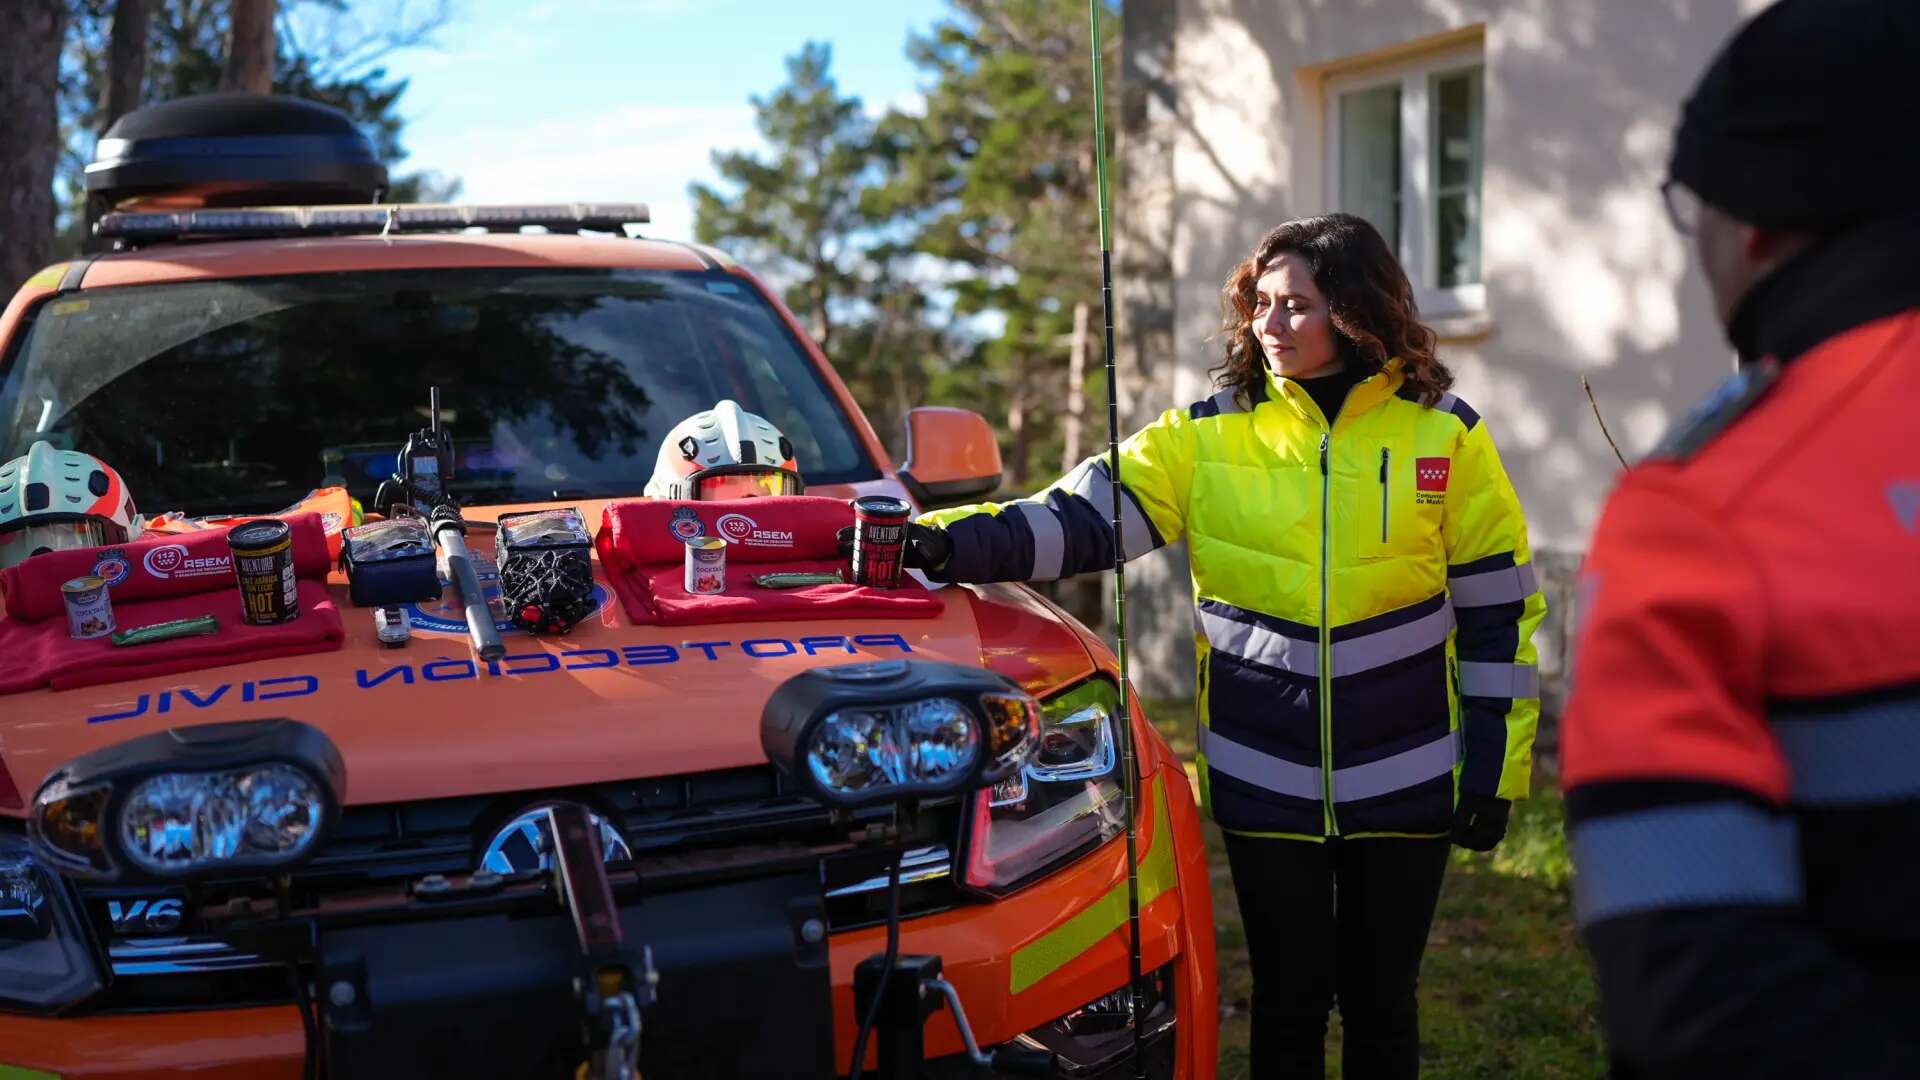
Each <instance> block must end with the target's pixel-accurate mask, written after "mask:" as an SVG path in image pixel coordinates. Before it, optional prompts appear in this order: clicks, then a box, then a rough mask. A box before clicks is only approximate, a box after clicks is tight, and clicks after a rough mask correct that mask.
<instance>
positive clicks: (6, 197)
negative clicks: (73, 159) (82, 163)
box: [0, 0, 67, 296]
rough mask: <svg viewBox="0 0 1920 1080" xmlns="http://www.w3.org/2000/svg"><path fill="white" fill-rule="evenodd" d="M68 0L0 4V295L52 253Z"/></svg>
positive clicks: (18, 0)
mask: <svg viewBox="0 0 1920 1080" xmlns="http://www.w3.org/2000/svg"><path fill="white" fill-rule="evenodd" d="M66 31H67V4H66V0H8V2H6V3H0V296H10V295H12V293H13V290H14V289H16V288H18V287H19V285H20V283H21V282H22V281H25V280H26V279H27V277H28V275H30V274H32V273H33V272H34V271H35V270H38V269H40V268H41V266H43V265H45V263H46V262H47V261H48V260H49V259H51V258H52V257H53V211H54V206H53V169H54V165H55V164H56V162H57V161H58V159H59V155H60V119H59V111H58V107H57V103H56V97H57V95H58V93H59V88H60V44H61V41H62V39H63V38H64V37H65V36H66Z"/></svg>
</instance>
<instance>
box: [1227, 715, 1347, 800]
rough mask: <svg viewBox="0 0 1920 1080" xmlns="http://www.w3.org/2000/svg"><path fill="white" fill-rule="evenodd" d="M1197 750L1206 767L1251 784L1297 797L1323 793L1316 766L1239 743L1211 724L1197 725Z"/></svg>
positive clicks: (1313, 796)
mask: <svg viewBox="0 0 1920 1080" xmlns="http://www.w3.org/2000/svg"><path fill="white" fill-rule="evenodd" d="M1200 753H1202V754H1204V755H1205V756H1206V759H1207V768H1209V769H1214V770H1217V771H1219V772H1223V773H1225V774H1227V775H1228V776H1231V777H1233V778H1234V779H1235V780H1239V781H1242V782H1243V783H1248V784H1252V785H1253V786H1254V787H1257V788H1264V789H1266V790H1268V791H1271V792H1275V793H1277V794H1280V795H1292V796H1294V797H1295V798H1299V799H1315V800H1318V799H1322V798H1325V797H1326V793H1325V791H1324V790H1323V789H1322V788H1321V785H1320V770H1319V769H1318V768H1316V767H1314V766H1310V765H1296V764H1294V763H1293V762H1291V761H1283V760H1281V759H1280V758H1277V757H1274V756H1273V755H1272V754H1264V753H1261V752H1260V751H1258V750H1255V749H1253V748H1252V747H1250V746H1242V745H1240V744H1239V743H1237V742H1234V741H1233V740H1232V739H1229V738H1227V737H1225V736H1224V735H1217V734H1215V733H1214V731H1213V729H1212V728H1210V727H1207V726H1206V725H1204V724H1203V725H1201V727H1200Z"/></svg>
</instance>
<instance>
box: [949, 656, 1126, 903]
mask: <svg viewBox="0 0 1920 1080" xmlns="http://www.w3.org/2000/svg"><path fill="white" fill-rule="evenodd" d="M1122 715H1123V714H1122V712H1121V710H1120V693H1119V690H1118V689H1117V688H1116V687H1115V686H1114V684H1113V683H1111V682H1109V681H1108V680H1107V679H1105V678H1100V677H1096V678H1093V679H1089V680H1087V681H1086V682H1083V683H1081V684H1080V685H1078V686H1076V687H1074V688H1072V689H1070V690H1067V691H1065V692H1064V693H1060V694H1056V695H1054V696H1053V697H1051V698H1048V699H1047V700H1046V701H1045V702H1043V703H1041V722H1040V737H1039V740H1038V742H1037V744H1036V749H1035V750H1034V752H1033V754H1032V756H1031V757H1030V758H1029V759H1028V762H1027V765H1026V768H1024V769H1022V770H1021V771H1020V772H1018V773H1016V774H1014V775H1012V776H1010V777H1008V778H1007V779H1005V780H1003V781H1001V782H1000V783H999V784H996V785H995V786H994V788H993V789H992V790H991V791H983V792H981V793H980V794H979V795H976V796H975V797H974V805H973V813H972V814H971V815H970V825H969V832H970V835H969V836H968V837H967V870H966V875H965V877H964V878H963V881H964V883H965V884H966V885H967V887H969V888H972V889H976V890H979V891H981V892H985V893H988V894H991V895H996V896H998V895H1004V894H1005V893H1008V892H1011V891H1013V890H1014V889H1017V888H1019V887H1020V886H1021V885H1024V884H1026V883H1027V882H1029V881H1031V880H1033V879H1034V878H1036V877H1038V876H1040V875H1041V874H1044V873H1046V872H1048V871H1050V870H1052V869H1054V868H1055V867H1057V866H1060V865H1061V864H1063V863H1065V862H1068V861H1070V860H1072V859H1074V858H1077V857H1078V856H1080V855H1082V854H1084V853H1085V852H1087V851H1089V850H1091V849H1093V848H1094V847H1097V846H1098V845H1100V844H1101V843H1104V842H1105V841H1107V840H1110V839H1112V838H1113V837H1115V836H1117V835H1119V834H1120V832H1121V831H1122V830H1123V829H1124V828H1125V827H1126V804H1125V801H1124V798H1125V796H1124V793H1123V792H1122V790H1121V787H1120V772H1119V754H1118V747H1119V737H1120V732H1119V724H1120V719H1119V718H1120V717H1121V716H1122Z"/></svg>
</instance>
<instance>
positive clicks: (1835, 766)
mask: <svg viewBox="0 0 1920 1080" xmlns="http://www.w3.org/2000/svg"><path fill="white" fill-rule="evenodd" d="M1777 715H1778V714H1776V716H1777ZM1772 727H1773V734H1774V737H1775V738H1776V739H1778V740H1779V742H1780V752H1781V754H1782V755H1783V756H1785V758H1786V759H1787V767H1788V769H1789V770H1790V771H1791V773H1792V777H1793V780H1792V788H1791V790H1792V795H1791V796H1790V798H1791V799H1792V801H1793V802H1795V803H1799V804H1801V805H1805V806H1847V805H1854V804H1860V803H1874V802H1887V801H1891V800H1895V799H1911V798H1914V797H1916V796H1920V770H1916V769H1915V768H1914V765H1913V762H1914V750H1915V748H1916V744H1917V743H1920V694H1915V695H1913V696H1909V697H1906V698H1904V699H1902V698H1881V699H1877V700H1868V701H1865V702H1863V703H1855V704H1848V705H1845V706H1840V707H1836V708H1833V709H1829V710H1825V711H1811V710H1808V709H1806V708H1804V707H1801V708H1795V710H1794V712H1793V715H1792V718H1791V719H1778V718H1776V719H1774V721H1773V723H1772Z"/></svg>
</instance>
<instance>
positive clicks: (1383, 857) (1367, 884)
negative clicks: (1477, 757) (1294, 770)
mask: <svg viewBox="0 0 1920 1080" xmlns="http://www.w3.org/2000/svg"><path fill="white" fill-rule="evenodd" d="M1226 841H1227V860H1228V862H1229V864H1230V865H1231V866H1232V869H1233V888H1234V891H1235V892H1236V893H1237V894H1239V897H1240V916H1241V919H1242V920H1243V921H1244V923H1245V926H1246V932H1247V951H1248V953H1249V954H1250V958H1251V961H1252V966H1253V1016H1252V1020H1253V1025H1252V1026H1253V1031H1252V1046H1251V1048H1250V1049H1251V1054H1252V1059H1253V1060H1252V1065H1253V1071H1252V1075H1253V1076H1254V1077H1255V1078H1256V1080H1269V1078H1273V1080H1300V1078H1307V1080H1321V1078H1322V1077H1324V1076H1325V1075H1326V1039H1327V1014H1328V1012H1329V1010H1331V1009H1332V1008H1333V1005H1334V1002H1335V1001H1336V1000H1338V1002H1339V1004H1340V1019H1341V1023H1342V1025H1343V1027H1344V1032H1345V1039H1344V1053H1343V1054H1342V1058H1341V1061H1342V1065H1343V1066H1344V1067H1345V1074H1346V1077H1347V1080H1400V1078H1403V1077H1415V1076H1418V1075H1419V1073H1420V1016H1419V1007H1418V1005H1417V1004H1416V1003H1415V1000H1414V988H1415V986H1416V985H1417V984H1418V982H1419V978H1420V958H1421V956H1422V955H1423V954H1424V953H1425V952H1426V948H1427V931H1428V929H1429V928H1430V927H1431V926H1432V925H1433V909H1434V905H1435V904H1437V903H1438V902H1439V900H1440V879H1441V877H1442V876H1443V875H1444V874H1445V873H1446V869H1447V849H1448V842H1447V839H1446V838H1445V837H1437V838H1433V839H1400V838H1395V837H1377V838H1369V839H1361V840H1342V839H1332V840H1328V841H1327V842H1326V843H1323V844H1315V843H1310V842H1307V841H1303V840H1277V839H1261V838H1257V837H1246V836H1235V835H1233V834H1232V833H1228V834H1226Z"/></svg>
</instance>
